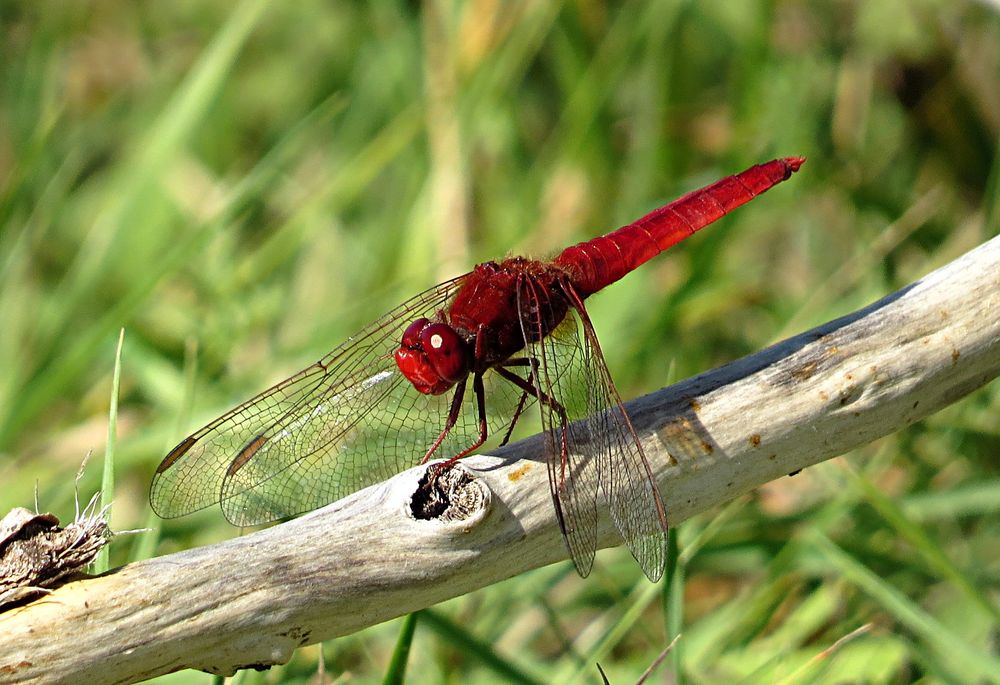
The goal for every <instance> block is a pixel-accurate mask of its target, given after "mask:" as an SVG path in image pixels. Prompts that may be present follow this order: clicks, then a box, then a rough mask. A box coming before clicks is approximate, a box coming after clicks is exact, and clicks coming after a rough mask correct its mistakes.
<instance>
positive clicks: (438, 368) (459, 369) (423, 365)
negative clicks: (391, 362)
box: [396, 319, 470, 395]
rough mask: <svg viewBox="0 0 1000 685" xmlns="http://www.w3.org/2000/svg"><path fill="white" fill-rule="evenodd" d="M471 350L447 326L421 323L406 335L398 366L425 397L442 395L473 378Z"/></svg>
mask: <svg viewBox="0 0 1000 685" xmlns="http://www.w3.org/2000/svg"><path fill="white" fill-rule="evenodd" d="M469 356H470V355H469V346H468V344H467V343H466V342H465V340H464V339H463V338H462V336H460V335H459V334H458V333H457V332H456V331H455V329H454V328H452V327H451V326H449V325H448V324H446V323H433V322H431V321H430V320H429V319H417V320H416V321H414V322H413V323H411V324H410V325H409V326H407V328H406V330H405V331H403V340H402V342H401V343H400V346H399V349H397V350H396V365H397V366H398V367H399V370H400V371H402V372H403V375H404V376H406V378H407V380H409V381H410V382H411V383H413V387H415V388H416V389H417V390H418V391H420V392H422V393H424V394H425V395H440V394H442V393H445V392H447V391H448V390H450V389H451V388H452V386H454V385H455V384H456V383H458V382H459V381H461V380H462V379H463V378H465V377H466V376H468V375H469V366H470V365H469Z"/></svg>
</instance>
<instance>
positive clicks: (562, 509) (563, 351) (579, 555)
mask: <svg viewBox="0 0 1000 685" xmlns="http://www.w3.org/2000/svg"><path fill="white" fill-rule="evenodd" d="M518 299H519V303H518V308H519V310H520V311H521V312H522V317H521V327H522V332H523V334H524V338H525V341H526V350H527V355H528V357H529V359H531V360H532V361H533V363H534V368H533V370H532V371H531V373H530V375H529V376H528V379H529V380H530V381H531V383H532V385H533V386H534V389H535V393H536V394H537V397H538V399H537V400H536V401H537V404H538V406H539V409H540V411H541V420H542V429H543V431H542V434H543V436H544V442H543V444H544V447H545V452H546V454H545V463H546V465H547V468H548V475H549V491H550V493H551V495H552V503H553V505H554V506H555V510H556V516H557V518H558V520H559V527H560V529H561V530H562V533H563V539H564V540H565V541H566V545H567V547H568V548H569V552H570V557H571V558H572V559H573V564H574V565H575V566H576V570H577V572H579V574H580V575H581V576H584V577H586V576H587V575H588V574H589V573H590V571H591V568H592V567H593V564H594V554H595V553H596V551H597V524H598V518H599V517H598V511H599V510H598V504H599V497H598V492H599V490H600V473H599V470H600V468H601V464H600V460H599V458H598V457H599V456H600V455H599V454H598V453H597V452H596V451H595V450H594V449H592V448H591V446H590V444H589V442H588V440H587V438H588V437H589V435H588V434H587V433H586V426H585V424H579V423H575V424H574V423H571V422H572V421H573V419H574V418H582V417H584V416H586V411H587V405H586V397H585V395H584V394H582V393H581V388H582V387H583V386H584V384H586V383H587V381H588V379H587V378H586V373H587V364H586V363H585V361H584V359H583V355H584V354H585V352H586V350H585V348H584V347H583V346H582V345H581V344H580V337H579V335H577V332H576V328H577V320H576V317H575V316H573V314H572V311H570V312H569V313H567V315H566V318H565V319H564V320H563V321H562V323H561V324H560V325H559V327H558V328H557V329H556V330H555V331H553V332H552V333H550V334H549V335H548V336H543V335H542V334H541V333H542V330H541V326H540V324H539V322H540V321H542V320H544V319H545V318H546V315H547V314H548V315H549V316H552V314H553V313H552V312H551V311H550V312H546V311H545V310H546V309H547V308H551V307H552V302H551V297H550V296H547V295H545V294H543V293H541V292H540V291H539V285H538V284H537V283H535V282H533V281H532V280H531V279H525V280H524V282H523V283H522V284H521V285H520V287H519V289H518ZM527 313H537V315H538V316H537V317H534V316H531V315H530V314H527ZM555 318H558V317H555ZM532 341H534V342H532Z"/></svg>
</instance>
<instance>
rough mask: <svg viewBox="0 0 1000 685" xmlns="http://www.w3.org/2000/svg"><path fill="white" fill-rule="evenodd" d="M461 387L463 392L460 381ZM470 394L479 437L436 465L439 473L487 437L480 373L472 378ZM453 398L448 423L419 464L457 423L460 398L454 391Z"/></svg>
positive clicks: (474, 448)
mask: <svg viewBox="0 0 1000 685" xmlns="http://www.w3.org/2000/svg"><path fill="white" fill-rule="evenodd" d="M461 385H462V390H463V391H464V390H465V381H462V383H461ZM472 392H473V394H474V395H475V396H476V411H477V413H478V416H479V437H478V438H477V439H476V441H475V442H474V443H472V444H471V445H469V446H468V447H466V448H465V449H464V450H462V451H461V452H459V453H458V454H456V455H455V456H453V457H449V458H448V459H447V460H446V461H443V462H441V463H440V464H438V465H437V468H438V470H439V471H440V470H442V469H446V468H448V467H449V466H451V465H452V464H454V463H455V462H456V461H458V460H459V459H461V458H462V457H466V456H468V455H470V454H472V453H473V452H475V451H476V450H477V449H479V447H480V446H481V445H482V444H483V443H484V442H486V438H487V436H488V435H489V427H488V426H487V425H486V389H485V387H484V386H483V374H482V373H479V372H477V373H475V374H474V375H473V376H472ZM455 398H456V399H455V400H454V401H453V402H452V409H451V411H450V412H448V423H447V424H446V425H445V429H444V430H443V431H442V432H441V435H439V436H438V439H437V440H435V441H434V445H433V446H432V447H431V449H429V450H428V451H427V454H426V455H424V458H423V460H422V461H421V462H420V463H421V464H424V463H426V462H427V460H428V459H429V458H430V456H431V454H432V453H433V452H434V450H436V449H437V448H438V446H439V445H440V444H441V441H442V440H444V439H445V436H447V435H448V431H450V430H451V429H452V428H453V427H454V426H455V423H456V422H457V421H458V414H459V412H460V411H461V409H462V396H461V395H459V394H458V393H457V391H456V395H455Z"/></svg>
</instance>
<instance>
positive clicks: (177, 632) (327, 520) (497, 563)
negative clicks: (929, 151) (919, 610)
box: [0, 238, 1000, 683]
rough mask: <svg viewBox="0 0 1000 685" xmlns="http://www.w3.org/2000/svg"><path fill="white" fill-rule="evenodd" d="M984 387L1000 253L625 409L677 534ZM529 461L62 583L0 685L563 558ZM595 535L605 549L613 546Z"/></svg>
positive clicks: (210, 654) (0, 625) (280, 629)
mask: <svg viewBox="0 0 1000 685" xmlns="http://www.w3.org/2000/svg"><path fill="white" fill-rule="evenodd" d="M998 373H1000V238H995V239H993V240H991V241H990V242H988V243H986V244H984V245H982V246H980V247H979V248H977V249H975V250H973V251H972V252H969V253H968V254H966V255H964V256H962V257H961V258H959V259H957V260H956V261H954V262H952V263H950V264H948V265H947V266H945V267H943V268H941V269H939V270H937V271H935V272H934V273H932V274H930V275H928V276H927V277H926V278H923V279H921V280H920V281H918V282H916V283H914V284H912V285H910V286H907V287H906V288H903V289H902V290H900V291H898V292H896V293H894V294H892V295H890V296H888V297H886V298H884V299H883V300H881V301H879V302H877V303H875V304H873V305H871V306H869V307H866V308H865V309H863V310H860V311H858V312H855V313H853V314H851V315H849V316H846V317H844V318H842V319H838V320H836V321H832V322H830V323H827V324H825V325H823V326H820V327H818V328H816V329H814V330H811V331H808V332H806V333H803V334H801V335H798V336H796V337H794V338H791V339H789V340H785V341H783V342H781V343H779V344H777V345H775V346H773V347H771V348H768V349H766V350H763V351H762V352H759V353H757V354H754V355H752V356H749V357H746V358H744V359H740V360H738V361H736V362H733V363H732V364H729V365H726V366H724V367H722V368H719V369H715V370H713V371H711V372H708V373H705V374H702V375H701V376H698V377H696V378H692V379H689V380H686V381H684V382H681V383H678V384H676V385H674V386H672V387H670V388H667V389H665V390H661V391H659V392H657V393H654V394H652V395H649V396H646V397H643V398H640V399H637V400H635V401H633V402H630V403H629V405H628V408H629V410H630V413H631V415H632V417H633V419H634V422H635V425H636V428H637V430H638V431H639V433H640V435H642V436H643V439H644V441H645V446H646V449H647V454H648V456H649V458H650V461H651V462H652V463H653V465H654V468H655V469H656V475H657V478H658V479H659V482H660V483H661V487H662V491H663V494H664V497H665V500H666V502H667V505H668V507H669V513H670V519H671V523H672V524H674V525H676V524H678V523H680V522H681V521H684V520H685V519H687V518H688V517H690V516H693V515H694V514H697V513H699V512H702V511H705V510H707V509H710V508H711V507H714V506H716V505H718V504H720V503H722V502H725V501H727V500H729V499H732V498H733V497H736V496H737V495H740V494H742V493H745V492H747V491H749V490H751V489H753V488H755V487H757V486H759V485H760V484H762V483H765V482H767V481H770V480H772V479H775V478H780V477H781V476H783V475H785V474H788V473H791V472H793V471H797V470H799V469H802V468H804V467H806V466H809V465H812V464H815V463H817V462H820V461H823V460H825V459H827V458H829V457H832V456H834V455H837V454H842V453H844V452H846V451H848V450H850V449H852V448H855V447H857V446H859V445H864V444H866V443H868V442H870V441H872V440H874V439H876V438H878V437H881V436H884V435H886V434H888V433H891V432H893V431H896V430H898V429H899V428H902V427H903V426H907V425H909V424H911V423H913V422H915V421H918V420H920V419H921V418H922V417H924V416H927V415H928V414H930V413H932V412H934V411H937V410H938V409H940V408H941V407H944V406H946V405H948V404H951V403H952V402H955V401H956V400H958V399H959V398H961V397H963V396H965V395H966V394H968V393H969V392H971V391H973V390H975V389H976V388H979V387H981V386H982V385H984V384H986V383H988V382H989V381H991V380H992V379H993V378H995V377H996V376H997V375H998ZM539 448H540V442H539V441H538V440H537V439H530V440H526V441H523V442H521V443H518V444H516V445H512V446H510V447H508V448H507V449H504V450H501V451H498V452H497V453H496V455H495V456H491V457H488V456H481V457H474V458H469V459H467V460H465V462H464V463H465V465H466V466H467V467H468V468H469V469H471V470H472V472H473V474H474V476H475V479H474V480H473V481H472V484H471V485H470V486H469V487H470V488H471V490H467V492H471V493H472V494H473V495H475V494H476V493H477V492H478V493H479V497H475V496H473V497H470V498H469V499H468V500H467V502H468V503H469V504H470V506H471V507H472V511H471V512H466V514H467V516H466V517H465V518H461V519H460V520H444V519H442V518H439V519H436V520H430V521H423V520H421V521H418V520H415V519H414V518H413V517H412V516H411V515H410V513H409V511H410V510H409V503H410V500H411V496H412V495H413V493H414V491H415V489H416V487H417V481H418V479H419V477H420V476H421V475H422V474H423V472H424V469H423V468H415V469H411V470H409V471H407V472H405V473H402V474H400V475H398V476H396V477H394V478H392V479H390V480H388V481H386V482H385V483H382V484H380V485H378V486H375V487H371V488H368V489H366V490H364V491H362V492H358V493H356V494H355V495H353V496H351V497H348V498H346V499H344V500H341V501H340V502H337V503H334V504H332V505H330V506H328V507H325V508H323V509H321V510H318V511H316V512H313V513H312V514H309V515H307V516H304V517H302V518H300V519H297V520H295V521H292V522H290V523H286V524H283V525H280V526H276V527H273V528H270V529H267V530H263V531H260V532H257V533H253V534H251V535H247V536H245V537H240V538H236V539H233V540H229V541H227V542H224V543H221V544H217V545H211V546H208V547H202V548H198V549H193V550H190V551H187V552H181V553H179V554H171V555H168V556H164V557H159V558H155V559H150V560H148V561H143V562H139V563H135V564H130V565H129V566H127V567H124V568H121V569H118V570H116V571H113V572H111V573H109V574H107V575H104V576H101V577H98V578H91V579H86V580H82V581H78V582H74V583H71V584H68V585H65V586H63V587H61V588H59V589H58V590H56V591H55V592H53V593H52V594H51V595H49V596H47V597H46V598H44V599H43V600H41V601H38V602H35V603H33V604H30V605H28V606H26V607H23V608H21V609H17V610H14V611H10V612H7V613H5V614H3V615H0V681H2V682H89V683H98V682H102V683H112V682H114V683H125V682H135V681H138V680H143V679H145V678H149V677H152V676H155V675H158V674H162V673H166V672H169V671H175V670H178V669H182V668H199V669H202V670H207V671H210V672H212V673H220V674H231V673H232V672H233V671H234V670H235V669H237V668H240V667H245V666H250V665H258V664H259V665H266V664H275V663H281V662H284V661H286V660H287V659H288V658H289V656H290V655H291V653H292V651H293V650H294V649H295V648H296V647H298V646H301V645H305V644H309V643H313V642H317V641H320V640H325V639H329V638H332V637H336V636H338V635H344V634H347V633H351V632H354V631H357V630H359V629H361V628H364V627H366V626H370V625H373V624H376V623H379V622H382V621H386V620H388V619H391V618H393V617H396V616H399V615H401V614H404V613H406V612H410V611H414V610H416V609H420V608H422V607H426V606H430V605H432V604H435V603H437V602H440V601H443V600H445V599H448V598H450V597H455V596H457V595H461V594H463V593H466V592H469V591H471V590H475V589H477V588H480V587H483V586H485V585H488V584H490V583H494V582H497V581H499V580H502V579H504V578H508V577H510V576H513V575H516V574H518V573H522V572H524V571H526V570H528V569H532V568H535V567H538V566H542V565H545V564H549V563H552V562H555V561H559V560H562V559H565V558H567V553H566V550H565V548H564V545H563V543H562V541H561V540H560V536H559V530H558V527H557V524H556V521H555V518H554V514H553V509H552V505H551V502H550V500H549V492H548V487H547V485H546V481H545V479H546V475H545V468H544V466H543V464H542V463H541V462H540V461H539V456H538V455H539ZM477 488H478V490H477ZM602 526H603V528H602V531H601V538H600V545H601V546H611V545H615V544H618V539H617V536H616V534H615V532H614V530H613V528H612V526H611V524H610V522H608V521H604V522H603V523H602ZM81 645H85V648H84V649H80V648H79V647H80V646H81Z"/></svg>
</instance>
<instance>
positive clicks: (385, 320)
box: [150, 276, 517, 526]
mask: <svg viewBox="0 0 1000 685" xmlns="http://www.w3.org/2000/svg"><path fill="white" fill-rule="evenodd" d="M464 279H465V276H461V277H459V278H457V279H454V280H452V281H448V282H446V283H442V284H441V285H438V286H436V287H435V288H432V289H431V290H428V291H426V292H424V293H422V294H420V295H418V296H416V297H414V298H412V299H411V300H409V301H407V302H406V303H404V304H403V305H401V306H400V307H398V308H397V309H395V310H394V311H392V312H390V313H389V314H387V315H386V316H384V317H382V318H381V319H379V320H377V321H375V322H374V323H372V324H371V325H369V326H368V327H367V328H365V329H364V330H363V331H361V332H360V333H358V334H357V335H355V336H353V337H351V338H349V339H348V340H347V341H346V342H345V343H344V344H343V345H341V346H340V347H338V348H337V349H335V350H333V351H332V352H330V353H329V354H328V355H327V356H325V357H324V358H323V359H321V360H319V361H318V362H316V363H315V364H313V365H312V366H310V367H308V368H306V369H304V370H302V371H300V372H299V373H297V374H295V375H294V376H292V377H291V378H288V379H287V380H285V381H282V382H281V383H278V384H277V385H275V386H273V387H272V388H270V389H268V390H265V391H264V392H262V393H261V394H259V395H257V396H256V397H254V398H252V399H250V400H248V401H247V402H245V403H243V404H241V405H240V406H238V407H236V408H234V409H232V410H231V411H229V412H228V413H226V414H224V415H223V416H221V417H219V418H218V419H216V420H215V421H213V422H211V423H210V424H208V425H207V426H205V427H204V428H202V429H201V430H199V431H197V432H196V433H194V434H192V435H191V436H189V437H188V438H185V440H183V441H182V442H181V443H180V444H179V445H178V446H177V447H175V448H174V450H172V451H171V453H170V454H168V455H167V457H166V458H165V459H164V460H163V462H162V463H161V464H160V466H159V467H158V468H157V471H156V474H155V475H154V477H153V483H152V487H151V489H150V504H151V505H152V507H153V510H154V511H155V512H156V513H157V514H158V515H160V516H162V517H165V518H171V517H175V516H182V515H184V514H188V513H190V512H193V511H196V510H198V509H203V508H205V507H208V506H211V505H212V504H214V503H216V502H219V503H221V505H222V509H223V512H224V514H225V516H226V518H227V519H229V521H231V522H232V523H234V524H235V525H240V526H246V525H253V524H257V523H264V522H268V521H274V520H277V519H280V518H284V517H287V516H292V515H295V514H299V513H302V512H305V511H309V510H312V509H315V508H317V507H320V506H323V505H325V504H328V503H330V502H332V501H334V500H337V499H339V498H341V497H344V496H345V495H347V494H350V493H351V492H354V491H356V490H358V489H360V488H363V487H365V486H367V485H371V484H373V483H376V482H379V481H382V480H385V479H386V478H388V477H390V476H392V475H393V474H395V473H398V472H399V471H401V470H403V469H404V468H406V467H408V466H411V465H413V464H415V463H417V462H418V461H419V460H420V459H421V458H422V457H423V456H424V453H425V452H426V451H427V449H428V447H430V445H431V444H432V443H433V441H434V439H435V438H437V436H438V434H439V433H440V432H441V430H442V429H443V427H444V423H445V420H446V418H447V415H448V409H449V406H450V405H451V401H452V395H451V394H450V393H446V394H444V395H441V396H436V397H435V396H428V395H423V394H421V393H419V392H417V391H416V390H415V389H414V388H413V386H412V385H411V384H410V383H409V381H407V380H406V379H405V378H404V377H403V376H402V374H401V373H400V372H399V369H398V367H397V366H396V363H395V360H394V358H393V354H394V352H395V350H396V348H397V346H398V344H399V340H400V337H401V335H402V332H403V330H404V329H405V328H406V326H408V325H409V324H410V323H411V322H412V321H413V320H414V319H417V318H420V317H428V318H433V317H434V316H435V315H437V313H438V312H439V311H440V310H442V309H445V308H446V307H447V305H448V304H449V302H450V301H451V299H452V298H453V297H454V295H455V293H456V291H457V290H458V289H459V288H460V287H461V285H462V283H463V282H464ZM491 385H496V384H491ZM502 385H508V384H506V383H504V384H502ZM488 391H492V392H493V393H494V395H495V396H496V405H497V407H496V408H497V410H498V412H499V413H498V414H497V415H496V416H495V417H493V418H494V420H492V421H491V427H494V428H495V427H498V426H504V425H505V424H504V417H503V416H502V414H503V412H504V411H506V412H508V413H510V412H511V411H512V407H513V406H514V405H515V403H516V400H517V398H516V397H514V396H513V391H512V390H510V389H509V388H503V387H497V388H492V387H491V388H488ZM490 399H491V404H492V403H493V402H492V400H493V397H492V396H491V398H490ZM472 400H473V398H472V393H471V392H467V394H466V397H465V401H464V402H463V410H462V412H461V414H460V416H459V420H458V422H457V424H456V425H455V427H454V428H453V429H452V430H451V432H450V433H449V434H448V437H447V438H446V439H445V441H444V442H443V443H442V445H441V447H440V448H439V450H438V452H437V453H436V454H437V455H440V456H442V457H447V456H451V455H453V454H457V453H458V452H459V451H461V450H462V449H463V448H464V447H466V446H468V445H469V444H471V443H472V442H474V439H475V437H476V436H477V435H478V424H477V417H476V415H475V410H474V406H473V403H472ZM505 407H506V409H505Z"/></svg>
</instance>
